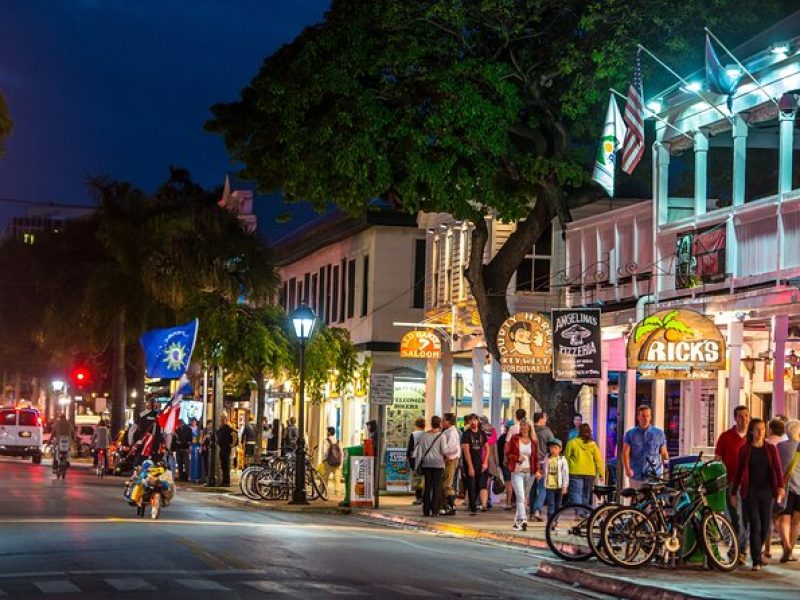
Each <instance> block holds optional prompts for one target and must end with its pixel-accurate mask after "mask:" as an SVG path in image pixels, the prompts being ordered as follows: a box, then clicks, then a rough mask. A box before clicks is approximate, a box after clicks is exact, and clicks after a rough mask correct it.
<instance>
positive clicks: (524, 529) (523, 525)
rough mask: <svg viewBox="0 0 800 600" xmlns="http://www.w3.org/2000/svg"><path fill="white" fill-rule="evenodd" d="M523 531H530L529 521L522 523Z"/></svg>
mask: <svg viewBox="0 0 800 600" xmlns="http://www.w3.org/2000/svg"><path fill="white" fill-rule="evenodd" d="M522 531H528V522H527V521H523V522H522Z"/></svg>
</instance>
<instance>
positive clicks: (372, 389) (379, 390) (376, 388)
mask: <svg viewBox="0 0 800 600" xmlns="http://www.w3.org/2000/svg"><path fill="white" fill-rule="evenodd" d="M392 402H394V375H392V374H390V373H370V376H369V403H370V404H391V403H392Z"/></svg>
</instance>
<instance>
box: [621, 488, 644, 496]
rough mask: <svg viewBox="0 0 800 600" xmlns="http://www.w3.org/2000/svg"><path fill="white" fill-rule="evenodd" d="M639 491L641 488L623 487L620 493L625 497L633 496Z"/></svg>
mask: <svg viewBox="0 0 800 600" xmlns="http://www.w3.org/2000/svg"><path fill="white" fill-rule="evenodd" d="M638 493H639V490H637V489H635V488H632V487H627V488H623V489H622V491H621V492H620V493H619V495H620V496H622V497H623V498H633V497H634V496H635V495H636V494H638Z"/></svg>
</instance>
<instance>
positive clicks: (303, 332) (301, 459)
mask: <svg viewBox="0 0 800 600" xmlns="http://www.w3.org/2000/svg"><path fill="white" fill-rule="evenodd" d="M316 321H317V315H315V314H314V311H313V310H311V309H310V308H309V307H308V306H301V307H300V308H298V309H297V310H296V311H294V312H293V313H292V325H293V326H294V332H295V335H297V339H299V340H300V415H299V419H298V427H299V431H300V435H299V438H298V440H297V450H296V451H295V462H294V492H293V493H292V501H291V502H290V504H308V500H307V499H306V448H305V445H306V440H305V412H306V411H305V402H306V398H305V393H306V390H305V386H306V373H305V370H306V362H305V360H306V340H307V339H308V338H310V337H311V333H312V332H313V331H314V324H315V323H316Z"/></svg>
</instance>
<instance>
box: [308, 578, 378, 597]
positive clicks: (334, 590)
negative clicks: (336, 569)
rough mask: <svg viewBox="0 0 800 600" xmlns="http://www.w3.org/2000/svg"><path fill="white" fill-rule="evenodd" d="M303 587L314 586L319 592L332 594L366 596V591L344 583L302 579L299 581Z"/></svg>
mask: <svg viewBox="0 0 800 600" xmlns="http://www.w3.org/2000/svg"><path fill="white" fill-rule="evenodd" d="M301 585H302V586H303V587H310V588H314V589H315V590H320V591H321V592H326V593H328V594H333V595H334V596H366V595H367V592H362V591H361V590H357V589H356V588H353V587H349V586H346V585H339V584H337V583H321V582H316V581H304V582H302V583H301Z"/></svg>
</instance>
